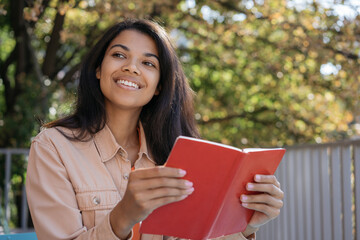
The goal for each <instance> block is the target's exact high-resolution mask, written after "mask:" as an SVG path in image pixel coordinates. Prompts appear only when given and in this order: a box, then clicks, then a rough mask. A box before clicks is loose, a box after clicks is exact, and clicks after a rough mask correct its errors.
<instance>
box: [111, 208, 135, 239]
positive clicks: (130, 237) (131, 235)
mask: <svg viewBox="0 0 360 240" xmlns="http://www.w3.org/2000/svg"><path fill="white" fill-rule="evenodd" d="M105 221H106V225H107V229H109V232H110V233H111V234H112V237H113V239H114V240H131V239H132V237H133V231H132V230H131V233H130V234H129V236H128V237H127V238H126V239H120V238H118V237H117V236H116V234H115V233H114V231H113V230H112V227H111V224H110V213H108V214H107V216H106V220H105Z"/></svg>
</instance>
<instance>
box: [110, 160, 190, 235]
mask: <svg viewBox="0 0 360 240" xmlns="http://www.w3.org/2000/svg"><path fill="white" fill-rule="evenodd" d="M185 174H186V172H185V171H184V170H181V169H177V168H169V167H154V168H146V169H138V170H135V171H133V172H131V173H130V176H129V182H128V185H127V188H126V191H125V194H124V197H123V199H122V200H121V201H120V202H119V203H118V204H117V205H116V206H115V208H114V209H113V210H112V211H111V213H110V224H111V227H112V229H113V231H114V233H115V234H116V235H117V236H118V237H119V238H121V239H125V238H126V237H127V236H128V235H129V234H130V232H131V229H132V227H133V226H134V225H135V224H136V223H138V222H140V221H142V220H144V219H145V218H146V217H147V216H148V215H149V214H150V213H151V212H152V211H153V210H155V209H156V208H158V207H161V206H163V205H166V204H169V203H172V202H177V201H180V200H183V199H185V198H186V197H187V196H189V195H190V194H191V193H192V192H193V191H194V188H193V184H192V183H191V182H190V181H187V180H185V179H181V177H183V176H185Z"/></svg>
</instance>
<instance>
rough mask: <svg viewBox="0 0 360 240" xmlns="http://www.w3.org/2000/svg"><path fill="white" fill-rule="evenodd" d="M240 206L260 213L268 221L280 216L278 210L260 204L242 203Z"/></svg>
mask: <svg viewBox="0 0 360 240" xmlns="http://www.w3.org/2000/svg"><path fill="white" fill-rule="evenodd" d="M242 206H243V207H245V208H247V209H252V210H255V211H258V212H262V213H264V214H265V215H267V216H268V217H269V218H270V219H273V218H275V217H277V216H278V215H279V214H280V209H279V208H274V207H271V206H269V205H266V204H261V203H242Z"/></svg>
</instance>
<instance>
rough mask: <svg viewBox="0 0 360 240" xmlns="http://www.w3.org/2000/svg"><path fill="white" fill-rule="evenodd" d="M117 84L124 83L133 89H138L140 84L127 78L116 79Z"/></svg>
mask: <svg viewBox="0 0 360 240" xmlns="http://www.w3.org/2000/svg"><path fill="white" fill-rule="evenodd" d="M116 83H117V84H120V85H124V86H126V87H131V88H134V89H139V88H140V86H139V85H138V84H136V83H134V82H132V81H128V80H123V79H119V80H117V81H116Z"/></svg>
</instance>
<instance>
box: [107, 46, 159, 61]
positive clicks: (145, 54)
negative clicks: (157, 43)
mask: <svg viewBox="0 0 360 240" xmlns="http://www.w3.org/2000/svg"><path fill="white" fill-rule="evenodd" d="M115 47H121V48H122V49H124V50H125V51H127V52H129V51H130V48H128V47H127V46H125V45H122V44H114V45H112V46H111V47H110V49H112V48H115ZM144 56H145V57H154V58H156V59H157V60H158V62H160V59H159V57H158V56H156V55H155V54H153V53H144Z"/></svg>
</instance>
